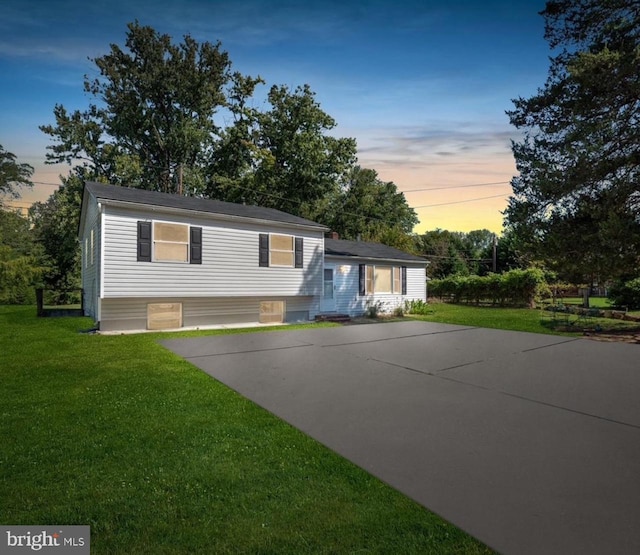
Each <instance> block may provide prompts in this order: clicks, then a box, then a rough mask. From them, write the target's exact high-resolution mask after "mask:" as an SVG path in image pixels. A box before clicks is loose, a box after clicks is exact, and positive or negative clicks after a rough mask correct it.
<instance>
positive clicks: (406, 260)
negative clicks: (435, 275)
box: [324, 252, 430, 265]
mask: <svg viewBox="0 0 640 555" xmlns="http://www.w3.org/2000/svg"><path fill="white" fill-rule="evenodd" d="M324 256H325V258H331V257H333V258H341V259H347V260H353V261H360V260H381V261H382V262H403V263H414V264H425V265H427V264H430V262H429V260H409V259H406V258H380V257H377V256H355V255H351V254H335V253H328V252H325V253H324Z"/></svg>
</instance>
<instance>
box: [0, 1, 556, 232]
mask: <svg viewBox="0 0 640 555" xmlns="http://www.w3.org/2000/svg"><path fill="white" fill-rule="evenodd" d="M544 4H545V2H544V1H543V0H485V1H484V2H478V1H477V0H448V1H447V0H422V1H404V0H361V1H357V0H352V1H345V0H339V1H335V0H325V1H316V0H307V1H294V0H289V1H281V0H272V1H267V0H182V1H180V2H176V1H169V0H126V1H125V0H109V1H108V2H105V1H103V0H94V1H92V2H86V1H82V2H80V1H79V0H49V1H48V2H42V1H41V0H3V6H2V17H0V145H2V146H3V147H4V148H5V150H8V151H10V152H13V153H14V154H15V155H16V156H17V158H18V161H19V162H26V163H29V164H31V165H32V166H33V167H34V168H35V172H34V175H33V177H32V180H33V181H34V183H35V186H34V188H33V190H30V191H29V190H25V191H23V194H22V198H21V199H20V200H19V201H18V202H17V204H16V205H17V206H19V207H25V206H28V205H29V204H30V203H31V202H34V201H37V200H46V198H47V197H48V196H49V195H50V194H51V193H52V192H53V191H54V190H55V188H56V186H57V185H58V184H59V183H60V180H59V176H60V175H66V174H67V173H68V171H69V167H68V166H66V165H55V166H52V165H45V164H44V161H45V154H46V152H47V150H46V148H47V146H48V145H50V144H51V142H50V140H49V138H48V137H47V136H46V135H45V134H44V133H42V132H41V131H40V130H39V126H40V125H47V124H52V123H54V118H53V108H54V106H55V105H56V104H62V105H64V106H65V108H67V109H68V110H75V109H80V110H83V109H85V108H86V107H87V106H88V104H89V102H92V101H94V99H92V98H91V97H90V96H88V95H87V94H86V93H85V92H84V89H83V79H84V76H85V75H87V76H89V77H90V78H92V77H97V76H98V71H97V68H96V66H95V64H94V63H93V62H92V61H91V59H92V58H95V57H99V56H102V55H104V54H107V53H108V52H109V46H110V45H111V44H118V45H120V46H122V47H124V42H125V38H126V31H127V28H126V26H127V23H129V22H132V21H134V20H138V21H139V23H140V24H141V25H149V26H151V27H153V28H154V29H155V30H156V31H158V32H160V33H163V34H165V33H166V34H169V35H171V36H172V37H173V39H174V42H181V41H182V38H183V37H184V35H186V34H189V35H191V36H192V37H193V38H194V39H196V40H197V41H198V42H204V41H209V42H212V43H215V42H217V41H220V42H221V44H222V49H223V50H225V51H226V52H228V54H229V57H230V60H231V62H232V64H233V66H232V69H233V70H236V71H240V72H241V73H243V74H246V75H252V76H256V75H260V76H261V77H262V78H263V79H264V80H265V81H266V85H265V86H263V87H262V90H261V92H260V95H262V97H264V96H265V95H266V92H267V91H268V88H269V87H270V86H271V85H287V86H289V87H291V88H295V87H297V86H298V85H303V84H309V86H310V87H311V89H312V90H313V91H314V92H315V93H316V100H317V101H318V102H319V103H320V105H321V107H322V109H323V110H324V111H325V112H327V113H328V114H329V115H331V116H332V117H333V118H334V119H335V120H336V122H337V127H336V128H335V129H334V130H333V131H332V134H333V135H335V136H339V137H353V138H355V139H356V141H357V145H358V163H359V165H360V166H362V167H366V168H372V169H374V170H376V171H377V172H378V175H379V177H380V178H381V179H383V180H384V181H393V182H394V183H395V184H396V185H397V187H398V189H399V190H400V191H402V192H404V193H405V196H406V199H407V202H408V204H409V205H410V206H412V207H413V208H415V209H416V212H417V214H418V217H419V219H420V223H419V224H418V225H417V226H416V228H415V229H414V231H416V232H418V233H421V232H424V231H426V230H432V229H437V228H440V229H448V230H451V231H465V232H466V231H471V230H474V229H483V228H486V229H489V230H491V231H493V232H496V233H500V231H501V229H502V223H503V216H502V214H501V212H502V211H503V210H504V209H505V208H506V205H507V198H508V196H509V194H510V192H511V187H510V185H509V181H510V180H511V178H512V177H513V176H514V175H516V168H515V164H514V160H513V156H512V153H511V140H518V139H519V138H520V135H519V132H518V131H517V130H516V129H515V128H514V127H512V126H511V125H510V124H509V118H508V116H507V115H506V114H505V112H506V111H507V110H510V109H511V108H512V107H513V103H512V99H515V98H518V97H525V98H526V97H529V96H531V95H532V94H534V93H535V92H536V90H537V89H538V88H539V87H542V86H543V84H544V82H545V80H546V77H547V72H548V67H549V56H550V51H549V47H548V44H547V43H546V41H545V40H544V36H543V34H544V22H543V19H542V17H541V16H540V15H539V12H540V11H541V10H542V9H543V8H544ZM260 95H258V97H259V96H260ZM256 102H260V101H259V100H256Z"/></svg>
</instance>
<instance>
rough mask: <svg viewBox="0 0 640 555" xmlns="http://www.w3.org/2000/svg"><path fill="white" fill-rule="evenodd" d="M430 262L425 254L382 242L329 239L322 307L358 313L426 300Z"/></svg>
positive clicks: (326, 245) (384, 310) (391, 310)
mask: <svg viewBox="0 0 640 555" xmlns="http://www.w3.org/2000/svg"><path fill="white" fill-rule="evenodd" d="M426 266H427V261H426V260H425V259H424V258H420V257H419V256H414V255H412V254H408V253H406V252H403V251H401V250H398V249H395V248H392V247H388V246H386V245H381V244H380V243H367V242H363V241H344V240H340V239H335V238H331V239H325V241H324V271H323V276H324V282H323V297H322V302H321V309H322V311H323V312H331V311H334V310H335V311H336V312H340V313H344V314H349V315H350V316H356V315H361V314H364V313H365V312H366V311H367V310H368V308H369V307H372V308H373V307H375V308H376V309H377V310H378V311H379V312H393V310H394V309H395V308H398V307H403V306H404V303H405V301H406V300H418V299H419V300H422V301H426V300H427V281H426Z"/></svg>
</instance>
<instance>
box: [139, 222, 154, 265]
mask: <svg viewBox="0 0 640 555" xmlns="http://www.w3.org/2000/svg"><path fill="white" fill-rule="evenodd" d="M138 262H151V222H138Z"/></svg>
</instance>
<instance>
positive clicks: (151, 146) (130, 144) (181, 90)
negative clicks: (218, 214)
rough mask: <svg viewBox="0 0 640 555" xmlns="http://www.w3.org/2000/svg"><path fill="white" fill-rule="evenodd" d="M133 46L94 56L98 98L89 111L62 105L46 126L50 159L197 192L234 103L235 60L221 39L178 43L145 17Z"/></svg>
mask: <svg viewBox="0 0 640 555" xmlns="http://www.w3.org/2000/svg"><path fill="white" fill-rule="evenodd" d="M125 46H126V48H125V49H122V48H120V47H119V46H118V45H115V44H112V45H111V51H110V53H108V54H106V55H104V56H101V57H98V58H95V59H94V60H93V61H94V62H95V64H96V66H97V67H98V69H99V71H100V77H98V78H96V79H93V80H89V79H88V78H87V77H85V83H84V88H85V91H86V92H87V93H89V94H90V95H92V96H93V97H94V98H95V103H91V104H90V105H89V108H88V109H87V110H85V111H79V110H76V111H74V112H72V113H69V112H68V111H67V110H66V109H65V108H64V106H62V105H57V106H56V107H55V110H54V116H55V120H56V124H55V125H44V126H42V127H41V129H42V131H44V132H45V133H46V134H48V135H50V136H51V137H52V138H53V140H54V141H55V144H54V145H52V146H50V147H49V150H50V152H49V154H48V156H47V158H48V160H49V162H52V163H59V162H68V163H70V164H71V163H76V164H77V163H78V162H81V163H83V164H84V165H85V166H86V167H87V169H88V170H89V172H91V173H93V174H94V175H96V176H101V177H104V178H105V179H106V180H108V181H110V182H112V183H126V184H128V185H133V186H138V187H142V188H146V189H155V190H159V191H165V192H173V193H176V192H177V193H184V194H187V193H194V192H196V191H193V190H191V189H193V185H194V183H195V184H200V185H202V183H203V181H204V180H203V177H202V171H203V168H204V167H205V164H206V158H207V156H208V155H209V153H210V152H211V150H212V149H213V145H214V142H215V140H216V138H217V134H218V132H219V126H218V125H216V123H215V122H214V115H215V114H216V112H217V111H218V110H219V109H220V108H221V107H224V106H225V105H226V96H225V90H224V88H225V86H226V85H227V84H228V82H229V80H230V73H229V68H230V65H231V64H230V61H229V57H228V55H227V53H226V52H224V51H222V50H221V48H220V44H219V43H216V44H211V43H209V42H204V43H202V44H198V43H197V42H196V41H195V40H194V39H193V38H192V37H190V36H189V35H186V36H185V37H184V40H183V42H182V43H180V44H173V43H172V41H171V37H170V36H169V35H164V34H160V33H158V32H157V31H155V30H154V29H152V28H151V27H145V26H141V25H139V24H138V23H137V22H135V23H130V24H129V25H128V32H127V38H126V42H125Z"/></svg>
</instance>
